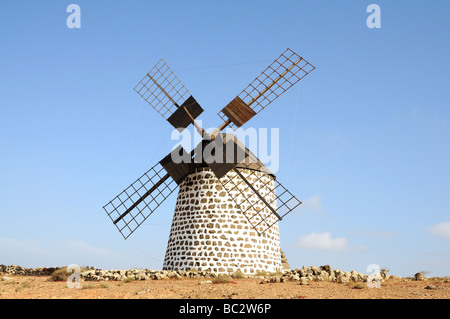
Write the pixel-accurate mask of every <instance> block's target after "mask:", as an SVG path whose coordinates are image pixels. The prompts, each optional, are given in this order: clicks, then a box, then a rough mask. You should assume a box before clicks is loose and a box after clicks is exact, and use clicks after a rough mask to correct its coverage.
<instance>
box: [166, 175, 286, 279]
mask: <svg viewBox="0 0 450 319" xmlns="http://www.w3.org/2000/svg"><path fill="white" fill-rule="evenodd" d="M240 172H241V174H243V175H244V176H246V178H248V179H251V178H252V177H251V176H250V174H249V172H248V171H247V170H244V169H240ZM230 174H231V173H230ZM257 174H259V176H261V174H263V175H264V176H262V178H261V180H260V182H262V183H264V184H265V187H274V182H273V178H272V177H271V176H269V175H267V174H264V173H261V172H257ZM224 178H227V177H224ZM243 185H244V184H243ZM240 188H241V189H240V190H241V191H242V192H243V193H244V195H240V196H245V197H247V198H248V197H250V198H251V195H252V194H253V192H252V191H251V190H250V189H248V187H244V186H241V187H240ZM231 191H232V192H237V191H238V190H236V189H233V190H231ZM267 196H269V195H267ZM272 196H274V195H272ZM267 199H268V200H272V199H273V198H267ZM238 202H239V201H238ZM255 209H257V210H258V212H259V213H260V214H261V215H263V216H267V215H270V216H269V217H268V221H269V223H270V224H271V223H274V224H273V226H272V227H271V228H270V229H268V230H267V231H266V232H265V233H263V234H262V235H258V232H256V231H255V230H254V228H253V227H252V225H251V224H250V223H249V221H248V219H247V218H246V216H244V215H243V214H242V212H241V211H240V210H239V208H238V207H236V204H235V202H234V201H233V199H232V198H230V197H229V196H228V194H227V192H226V191H225V189H224V188H223V186H222V184H221V183H220V181H219V180H218V179H217V178H216V177H215V175H214V174H213V173H212V171H210V170H209V169H208V168H199V169H197V171H196V172H195V173H193V174H191V175H189V176H188V177H187V178H186V179H185V180H184V181H183V182H182V183H181V184H180V189H179V193H178V198H177V203H176V207H175V213H174V217H173V221H172V227H171V230H170V235H169V241H168V245H167V250H166V255H165V259H164V264H163V269H165V270H189V269H197V270H210V271H213V272H217V273H229V272H234V271H236V270H238V269H240V270H241V271H242V272H243V273H246V274H254V273H256V272H257V271H267V272H274V271H277V270H279V269H281V268H282V265H281V250H280V239H279V233H278V223H277V222H276V220H277V219H276V217H275V216H274V215H273V214H272V213H271V212H269V211H268V209H267V208H261V207H255Z"/></svg>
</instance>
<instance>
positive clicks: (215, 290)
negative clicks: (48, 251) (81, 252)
mask: <svg viewBox="0 0 450 319" xmlns="http://www.w3.org/2000/svg"><path fill="white" fill-rule="evenodd" d="M7 277H8V278H6V280H1V279H0V299H450V280H448V279H426V280H424V281H415V280H412V279H394V280H392V279H390V280H387V281H385V282H383V283H381V287H380V288H368V287H367V285H366V283H336V282H310V283H309V284H308V285H300V284H299V283H298V282H295V281H291V282H284V283H265V284H260V281H261V280H260V279H248V278H246V279H235V280H231V281H230V282H227V283H213V282H211V281H208V280H205V279H183V280H145V281H132V282H120V281H101V282H94V281H81V283H80V286H81V287H80V288H69V287H68V285H67V283H66V282H65V281H59V282H54V281H49V280H48V279H49V277H28V276H19V275H11V276H10V275H8V276H7Z"/></svg>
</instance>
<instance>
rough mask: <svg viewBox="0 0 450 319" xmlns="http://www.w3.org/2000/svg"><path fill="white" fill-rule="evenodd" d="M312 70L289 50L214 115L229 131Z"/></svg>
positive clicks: (304, 61)
mask: <svg viewBox="0 0 450 319" xmlns="http://www.w3.org/2000/svg"><path fill="white" fill-rule="evenodd" d="M314 69H315V67H314V66H313V65H312V64H311V63H309V62H308V61H306V60H305V59H304V58H302V57H300V56H299V55H298V54H297V53H295V52H294V51H292V50H291V49H287V50H286V51H285V52H283V53H282V54H281V55H280V56H279V57H278V58H277V59H276V60H275V61H274V62H273V63H272V64H271V65H269V66H268V67H267V68H266V69H265V70H264V71H263V72H262V73H261V74H260V75H259V76H258V77H257V78H256V79H255V80H254V81H253V82H251V83H250V84H249V85H248V86H247V87H246V88H245V89H244V90H243V91H242V92H241V93H240V94H239V95H238V96H236V97H235V98H234V99H233V100H232V101H231V102H230V103H229V104H228V105H227V106H225V107H224V108H223V109H222V110H221V111H220V112H219V113H218V115H219V116H220V117H221V118H222V120H224V121H231V122H232V124H231V126H232V127H233V128H237V127H240V126H242V125H244V124H245V123H246V122H247V121H248V120H250V119H251V118H252V117H253V116H255V115H256V114H258V113H259V112H261V111H262V110H263V109H264V108H265V107H267V106H268V105H269V104H270V103H272V102H273V101H274V100H275V99H276V98H277V97H279V96H280V95H281V94H283V93H284V92H286V91H287V90H288V89H289V88H291V87H292V86H293V85H294V84H296V83H297V82H299V81H300V80H301V79H303V78H304V77H305V76H306V75H308V74H309V73H310V72H311V71H313V70H314Z"/></svg>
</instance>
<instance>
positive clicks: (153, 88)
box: [103, 49, 314, 274]
mask: <svg viewBox="0 0 450 319" xmlns="http://www.w3.org/2000/svg"><path fill="white" fill-rule="evenodd" d="M312 70H314V66H312V65H311V64H310V63H309V62H307V61H306V60H305V59H303V58H302V57H300V56H299V55H297V54H296V53H295V52H293V51H292V50H290V49H287V50H286V51H285V52H283V53H282V54H281V55H280V56H279V57H278V58H277V59H276V60H275V61H274V62H273V63H272V64H271V65H269V67H267V69H266V70H264V71H263V72H262V73H261V74H260V75H259V76H258V77H257V78H256V79H255V80H254V81H253V82H251V83H250V84H249V86H247V87H246V88H245V89H244V90H243V91H242V92H241V93H240V94H239V95H238V96H236V97H235V98H234V99H233V100H232V101H231V102H230V103H229V104H228V105H227V106H225V107H224V108H223V109H222V110H221V111H220V112H219V113H218V114H219V116H220V117H221V118H222V120H223V121H224V122H223V123H222V124H221V125H220V126H219V127H218V128H217V129H216V130H215V131H214V132H212V133H210V134H208V133H206V131H205V130H204V129H203V128H201V127H200V126H199V125H198V123H197V122H196V121H195V119H196V118H197V117H198V116H199V115H200V114H201V113H202V112H203V109H202V107H201V106H200V105H199V104H198V103H197V101H196V100H195V99H194V98H193V97H192V95H191V94H190V93H189V91H188V90H187V89H186V88H185V87H184V86H183V85H182V84H181V82H180V81H179V80H178V78H177V77H176V76H175V75H174V73H173V72H172V70H171V69H170V68H169V67H168V66H167V64H166V63H165V62H164V61H163V60H160V61H159V62H158V63H157V64H156V65H155V66H154V67H153V68H152V70H150V72H148V73H147V74H146V75H145V76H144V78H143V79H142V80H141V81H140V82H139V83H138V85H137V86H136V87H135V91H136V92H138V93H139V94H140V95H141V96H142V97H143V98H144V100H145V101H147V102H148V103H149V104H150V105H151V106H152V107H153V108H154V109H156V110H157V111H158V112H159V113H160V114H161V115H162V116H163V117H164V118H165V119H166V120H167V121H168V122H169V123H170V124H171V125H172V126H173V127H175V128H176V129H177V130H179V131H182V130H184V129H185V128H187V127H188V126H189V125H190V124H193V125H194V127H195V128H196V129H197V131H198V132H199V133H200V135H201V136H202V141H201V143H199V145H197V146H196V147H195V148H194V149H193V150H192V151H190V152H188V151H186V150H185V149H183V148H182V147H181V146H178V147H177V148H175V149H173V150H172V152H171V153H169V154H168V155H167V156H166V157H164V158H163V159H162V160H161V161H160V162H159V163H157V164H156V165H155V166H153V167H152V168H151V169H150V170H149V171H147V172H146V173H144V174H143V175H142V176H141V177H139V178H138V179H137V180H136V181H135V182H134V183H132V184H131V185H130V186H129V187H127V188H126V189H125V190H124V191H122V192H121V193H120V194H119V195H117V196H116V197H115V198H114V199H113V200H111V201H110V202H109V203H108V204H106V205H105V206H104V207H103V208H104V209H105V211H106V213H107V214H108V216H109V217H110V218H111V220H112V221H113V223H114V224H115V225H116V227H117V228H118V230H119V231H120V233H121V234H122V236H123V237H124V238H125V239H127V238H128V237H129V236H130V235H131V234H132V233H133V232H134V231H135V230H136V229H137V228H138V227H139V226H140V225H141V224H142V223H143V222H144V221H145V220H146V219H147V218H148V217H149V216H150V215H151V214H152V213H153V212H154V211H155V210H156V209H157V208H158V207H159V205H160V204H161V203H162V202H163V201H164V200H166V199H167V198H168V197H169V196H170V195H171V194H172V193H173V192H174V190H175V189H176V188H177V187H178V186H179V191H178V197H177V202H176V206H175V212H174V216H173V220H172V227H171V230H170V235H169V240H168V245H167V250H166V255H165V259H164V264H163V268H164V269H185V270H187V269H191V268H196V269H202V270H207V269H209V270H211V271H214V272H219V273H224V272H233V271H235V270H237V269H240V270H241V271H243V272H244V273H249V274H251V273H255V272H257V271H258V270H263V271H276V270H277V269H281V268H282V264H281V249H280V238H279V231H278V221H280V220H281V219H282V218H283V217H284V216H285V215H287V214H288V213H290V212H291V211H292V210H294V209H295V208H296V207H297V206H298V205H300V204H301V202H300V201H299V200H298V199H297V198H296V197H295V196H294V195H292V194H291V193H290V192H289V191H288V190H287V189H286V188H285V187H284V186H283V185H282V184H281V183H279V181H278V180H277V178H276V176H275V175H274V174H273V173H272V172H270V171H269V170H268V169H267V168H266V167H265V166H264V165H263V164H262V163H261V162H260V161H259V159H258V158H257V157H256V156H255V155H254V154H252V153H251V152H250V151H249V150H248V149H247V148H246V147H245V145H243V144H242V143H241V142H240V141H239V140H238V139H237V138H236V137H235V136H234V135H233V134H229V133H228V134H225V133H221V132H222V130H224V129H225V128H226V127H227V126H231V127H232V128H234V129H236V128H239V127H241V126H242V125H244V124H245V123H246V122H247V121H248V120H250V119H251V118H252V117H253V116H255V115H256V114H257V113H259V112H260V111H261V110H263V109H264V108H265V107H267V105H269V104H270V103H271V102H273V101H274V100H275V99H276V98H277V97H278V96H280V95H281V94H282V93H284V92H285V91H286V90H288V89H289V88H291V87H292V86H293V85H294V84H296V83H297V82H299V81H300V80H301V79H303V77H305V76H306V75H307V74H309V73H310V72H311V71H312Z"/></svg>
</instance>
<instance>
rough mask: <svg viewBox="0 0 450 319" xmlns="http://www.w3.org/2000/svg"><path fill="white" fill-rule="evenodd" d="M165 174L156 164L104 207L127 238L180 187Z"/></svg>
mask: <svg viewBox="0 0 450 319" xmlns="http://www.w3.org/2000/svg"><path fill="white" fill-rule="evenodd" d="M165 175H166V171H165V170H164V168H163V167H162V166H161V165H160V164H159V163H158V164H156V165H155V166H153V167H152V168H150V169H149V170H148V171H147V172H146V173H145V174H143V175H142V176H141V177H139V178H138V179H137V180H136V181H135V182H134V183H132V184H131V185H130V186H128V187H127V188H126V189H125V190H124V191H122V193H120V194H119V195H117V196H116V197H115V198H114V199H113V200H111V201H110V202H109V203H108V204H106V205H105V206H104V207H103V209H104V210H105V211H106V213H107V214H108V216H109V217H110V218H111V220H112V221H113V223H114V224H115V225H116V227H117V229H118V230H119V232H120V233H121V234H122V236H123V237H124V238H125V239H127V238H128V237H129V236H130V235H131V234H132V233H133V232H134V231H135V230H136V229H137V228H138V227H139V226H140V225H141V224H142V223H143V222H144V221H145V220H146V219H147V218H148V217H149V216H150V215H151V214H152V213H153V212H154V211H155V210H156V209H157V208H158V207H159V205H161V203H162V202H163V201H164V200H166V199H167V197H169V195H170V194H172V192H173V191H174V190H175V189H176V188H177V187H178V185H177V183H175V181H174V180H173V179H171V178H166V179H165V178H164V177H165Z"/></svg>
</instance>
